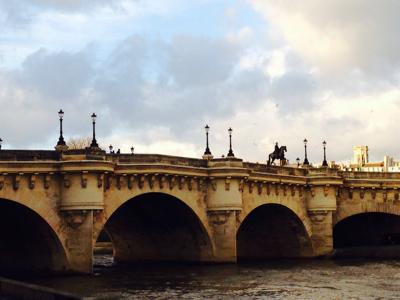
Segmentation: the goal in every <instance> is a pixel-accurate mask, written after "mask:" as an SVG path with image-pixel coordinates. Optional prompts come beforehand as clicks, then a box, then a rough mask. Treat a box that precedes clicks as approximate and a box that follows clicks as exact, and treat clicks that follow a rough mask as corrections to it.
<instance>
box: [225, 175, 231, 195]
mask: <svg viewBox="0 0 400 300" xmlns="http://www.w3.org/2000/svg"><path fill="white" fill-rule="evenodd" d="M230 188H231V177H230V176H228V177H226V178H225V191H229V190H230Z"/></svg>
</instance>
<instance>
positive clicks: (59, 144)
mask: <svg viewBox="0 0 400 300" xmlns="http://www.w3.org/2000/svg"><path fill="white" fill-rule="evenodd" d="M58 118H59V119H60V137H59V138H58V142H57V146H65V140H64V137H63V127H62V124H63V118H64V112H63V110H62V109H60V111H59V112H58Z"/></svg>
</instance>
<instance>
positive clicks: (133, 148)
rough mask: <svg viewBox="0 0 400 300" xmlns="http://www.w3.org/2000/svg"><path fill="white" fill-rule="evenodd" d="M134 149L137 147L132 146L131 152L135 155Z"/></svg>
mask: <svg viewBox="0 0 400 300" xmlns="http://www.w3.org/2000/svg"><path fill="white" fill-rule="evenodd" d="M133 151H135V147H133V146H132V147H131V154H132V155H133Z"/></svg>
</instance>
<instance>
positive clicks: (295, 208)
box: [0, 148, 400, 273]
mask: <svg viewBox="0 0 400 300" xmlns="http://www.w3.org/2000/svg"><path fill="white" fill-rule="evenodd" d="M399 188H400V174H397V173H357V172H340V171H338V170H336V169H330V168H293V167H275V166H267V165H264V164H256V163H248V162H243V160H241V159H237V158H221V159H193V158H185V157H174V156H166V155H151V154H134V155H131V154H106V153H105V152H103V151H99V150H94V149H90V148H88V149H86V150H66V151H33V150H32V151H28V150H0V269H2V270H7V269H11V270H17V269H18V270H20V269H21V270H23V269H34V270H38V271H44V270H50V271H56V272H83V273H90V272H91V271H92V264H93V248H94V245H95V243H96V240H97V239H98V237H99V234H100V232H102V231H104V232H106V233H107V235H108V236H109V237H110V239H111V241H112V245H113V252H114V258H115V260H116V261H118V262H138V261H139V262H140V261H155V260H156V261H195V262H236V261H237V260H245V259H263V258H271V257H274V258H276V257H316V256H324V255H329V254H331V253H332V251H333V249H334V247H335V248H336V247H338V248H340V247H353V246H358V245H385V244H391V243H398V242H399V239H400V217H398V216H399V215H400V201H399Z"/></svg>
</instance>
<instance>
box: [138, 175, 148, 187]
mask: <svg viewBox="0 0 400 300" xmlns="http://www.w3.org/2000/svg"><path fill="white" fill-rule="evenodd" d="M146 175H147V174H144V175H140V176H139V182H138V185H139V188H140V189H142V188H143V187H144V179H145V177H146Z"/></svg>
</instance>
